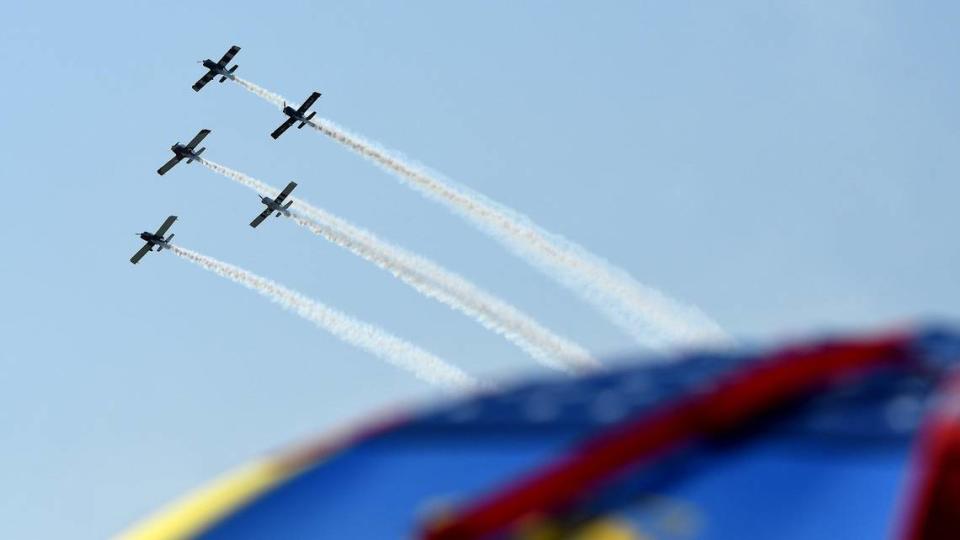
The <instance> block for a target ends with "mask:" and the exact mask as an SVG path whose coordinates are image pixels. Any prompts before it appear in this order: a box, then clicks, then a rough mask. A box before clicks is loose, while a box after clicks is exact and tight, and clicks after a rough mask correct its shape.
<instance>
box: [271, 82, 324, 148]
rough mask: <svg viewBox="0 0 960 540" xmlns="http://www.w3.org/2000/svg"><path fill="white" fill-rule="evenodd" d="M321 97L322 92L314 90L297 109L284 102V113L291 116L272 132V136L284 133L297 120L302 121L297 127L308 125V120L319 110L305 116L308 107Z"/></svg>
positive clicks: (275, 136) (301, 127)
mask: <svg viewBox="0 0 960 540" xmlns="http://www.w3.org/2000/svg"><path fill="white" fill-rule="evenodd" d="M319 97H320V92H314V93H312V94H310V97H308V98H307V100H306V101H304V102H303V105H300V107H299V108H297V109H294V108H293V107H290V106H288V105H287V104H286V103H284V104H283V114H285V115H287V116H289V117H290V118H287V121H286V122H284V123H282V124H280V127H278V128H277V129H275V130H274V132H273V133H271V134H270V136H271V137H273V138H274V139H276V138H277V137H279V136H280V135H283V132H284V131H286V130H288V129H290V126H292V125H294V124H296V123H297V122H300V125H299V126H297V129H303V126H305V125H307V122H309V121H310V120H311V119H312V118H313V117H314V115H315V114H317V111H313V112H312V113H310V116H305V114H306V112H307V109H309V108H310V106H311V105H313V102H314V101H316V100H317V98H319Z"/></svg>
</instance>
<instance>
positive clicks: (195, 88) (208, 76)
mask: <svg viewBox="0 0 960 540" xmlns="http://www.w3.org/2000/svg"><path fill="white" fill-rule="evenodd" d="M216 76H217V74H216V73H214V72H213V70H212V69H211V70H209V71H207V73H206V74H205V75H204V76H203V77H200V80H199V81H197V82H195V83H193V86H192V87H191V88H193V91H194V92H199V91H200V89H201V88H203V87H204V86H206V85H207V83H208V82H210V81H212V80H213V78H214V77H216Z"/></svg>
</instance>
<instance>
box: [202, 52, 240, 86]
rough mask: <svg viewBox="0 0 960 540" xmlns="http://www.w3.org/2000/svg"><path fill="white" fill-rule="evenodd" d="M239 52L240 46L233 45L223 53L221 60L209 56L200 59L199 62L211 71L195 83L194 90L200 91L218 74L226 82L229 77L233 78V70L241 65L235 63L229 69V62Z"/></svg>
mask: <svg viewBox="0 0 960 540" xmlns="http://www.w3.org/2000/svg"><path fill="white" fill-rule="evenodd" d="M238 52H240V47H237V46H236V45H234V46H233V47H230V50H229V51H227V53H226V54H224V55H223V58H221V59H220V61H219V62H214V61H213V60H211V59H209V58H207V59H206V60H198V61H197V63H198V64H203V67H205V68H207V69H208V70H210V71H208V72H207V73H206V75H204V76H203V77H200V80H199V81H197V82H195V83H193V90H194V91H195V92H199V91H200V89H201V88H203V87H204V86H206V85H207V83H208V82H210V81H212V80H213V79H215V78H216V77H217V75H220V82H224V81H226V80H227V79H233V72H234V71H236V70H237V68H238V67H240V66H239V65H237V64H234V66H233V67H232V68H230V69H227V64H229V63H230V60H233V57H234V56H236V54H237V53H238Z"/></svg>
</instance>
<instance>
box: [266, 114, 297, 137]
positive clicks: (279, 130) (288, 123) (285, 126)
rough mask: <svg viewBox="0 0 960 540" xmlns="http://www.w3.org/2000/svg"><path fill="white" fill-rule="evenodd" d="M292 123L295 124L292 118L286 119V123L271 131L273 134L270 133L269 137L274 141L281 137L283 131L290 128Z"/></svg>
mask: <svg viewBox="0 0 960 540" xmlns="http://www.w3.org/2000/svg"><path fill="white" fill-rule="evenodd" d="M294 123H296V120H294V119H293V118H288V119H287V121H286V122H284V123H282V124H280V127H278V128H277V129H275V130H273V133H271V134H270V136H271V137H273V138H274V139H276V138H277V137H279V136H280V135H283V132H284V131H286V130H288V129H290V126H292V125H293V124H294Z"/></svg>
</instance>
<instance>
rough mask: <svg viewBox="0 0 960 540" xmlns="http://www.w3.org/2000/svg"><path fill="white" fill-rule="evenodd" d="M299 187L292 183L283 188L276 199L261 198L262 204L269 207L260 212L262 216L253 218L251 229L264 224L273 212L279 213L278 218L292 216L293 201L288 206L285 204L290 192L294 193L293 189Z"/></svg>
mask: <svg viewBox="0 0 960 540" xmlns="http://www.w3.org/2000/svg"><path fill="white" fill-rule="evenodd" d="M295 187H297V183H296V182H290V183H289V184H287V187H285V188H283V191H281V192H280V194H279V195H277V198H276V199H271V198H270V197H261V198H260V202H262V203H263V204H265V205H267V208H266V209H265V210H264V211H263V212H260V215H259V216H257V217H255V218H253V221H251V222H250V226H251V227H254V228H255V227H256V226H257V225H259V224H261V223H263V220H265V219H267V218H268V217H270V214H271V213H272V212H276V213H277V217H280V215H281V214H283V215H285V216H289V215H290V205H292V204H293V201H290V202H288V203H287V204H286V205H284V204H283V201H284V199H286V198H287V195H290V192H291V191H293V188H295Z"/></svg>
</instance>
